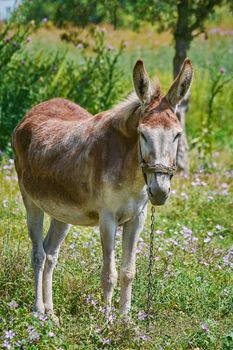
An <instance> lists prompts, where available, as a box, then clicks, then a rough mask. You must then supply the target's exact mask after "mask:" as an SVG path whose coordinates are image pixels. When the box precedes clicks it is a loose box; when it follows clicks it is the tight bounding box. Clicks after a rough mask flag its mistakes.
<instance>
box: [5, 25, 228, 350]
mask: <svg viewBox="0 0 233 350" xmlns="http://www.w3.org/2000/svg"><path fill="white" fill-rule="evenodd" d="M210 29H211V28H210ZM211 33H212V34H211ZM116 38H117V39H116ZM122 39H124V40H125V41H126V42H127V44H126V45H125V47H124V49H123V50H122V52H120V55H119V59H117V66H116V68H114V78H113V80H112V85H111V89H110V90H111V99H110V100H109V101H106V100H104V96H105V94H106V90H105V85H106V78H105V76H104V73H103V72H101V74H100V75H98V74H94V73H93V67H94V65H95V64H96V62H98V60H99V59H103V62H104V64H103V67H107V68H109V62H110V63H111V62H112V61H111V60H110V61H109V57H110V55H116V54H117V53H118V50H119V49H118V47H119V45H120V42H121V40H122ZM97 40H100V39H98V38H97ZM94 43H96V42H94ZM97 44H98V45H99V46H98V45H97V48H98V47H101V45H102V48H103V45H104V49H103V50H102V51H101V52H98V50H97V52H96V51H94V52H93V51H92V50H91V48H88V49H87V56H85V54H84V56H83V53H82V48H80V47H78V46H74V45H73V44H70V43H66V42H63V41H61V39H60V33H59V32H58V30H54V29H53V30H50V29H49V28H44V29H41V30H40V31H39V32H37V33H36V34H35V35H33V36H32V39H30V40H28V45H27V48H26V49H25V50H24V51H19V52H18V53H17V54H16V56H15V57H14V60H13V61H12V62H11V63H10V66H9V67H8V68H9V69H8V70H6V71H5V72H4V71H3V72H1V73H0V81H2V82H3V81H4V82H5V83H4V84H5V85H1V86H0V92H1V97H0V99H1V111H0V116H1V118H2V119H1V121H2V120H3V119H4V123H3V126H4V129H2V130H4V133H2V135H1V147H2V150H3V147H4V152H3V153H2V155H1V163H0V170H1V172H0V203H1V205H0V348H2V349H25V350H50V349H56V350H62V349H63V350H68V349H69V350H76V349H78V350H80V349H85V350H86V349H90V350H94V349H127V350H128V349H155V350H165V349H166V350H167V349H168V350H180V349H187V350H188V349H189V350H191V349H193V350H194V349H196V350H197V349H199V350H201V349H206V350H207V349H208V350H213V349H214V350H230V349H232V348H233V328H232V325H233V313H232V306H233V283H232V282H233V280H232V268H233V246H232V241H233V240H232V239H233V225H232V190H233V182H232V178H233V171H232V169H233V159H232V148H233V142H232V132H233V127H232V110H233V106H232V101H233V91H232V81H231V82H230V81H228V80H229V78H230V77H232V69H233V66H232V60H230V57H231V56H232V52H233V41H232V35H230V34H229V35H228V34H226V33H225V28H222V29H221V30H220V31H217V32H216V31H215V32H214V31H213V30H212V32H211V31H210V35H209V39H208V40H205V39H204V37H199V38H197V39H195V41H194V42H193V45H192V48H191V50H190V55H189V56H190V58H191V59H192V60H193V64H194V70H195V78H194V83H193V86H192V90H191V104H190V110H189V112H188V116H187V133H188V139H189V143H190V174H189V175H188V176H185V175H182V174H180V175H176V176H175V177H174V179H173V183H172V195H171V198H170V200H169V202H168V203H167V204H166V205H165V206H164V207H160V208H156V213H155V215H156V223H155V230H156V232H155V252H154V254H155V259H154V268H153V283H152V300H151V309H152V311H151V312H152V314H151V322H150V327H149V329H147V323H146V321H147V315H146V292H147V276H148V259H149V256H148V254H149V238H150V237H149V233H150V209H149V212H148V218H147V222H146V225H145V228H144V230H143V233H142V236H141V240H140V242H139V244H138V251H137V274H136V279H135V282H134V286H133V300H132V319H131V323H129V324H128V325H126V324H125V323H123V322H122V320H121V319H120V316H119V314H118V303H119V285H118V286H117V288H116V290H115V293H114V298H113V310H112V315H111V322H109V323H108V324H106V322H105V319H104V305H103V302H102V292H101V288H100V270H101V262H102V253H101V249H100V239H99V231H98V228H83V227H72V229H71V231H70V233H69V235H68V237H67V239H66V240H65V242H64V244H63V246H62V249H61V252H60V256H59V262H58V265H57V268H56V270H55V273H54V289H53V291H54V305H55V310H56V312H57V315H58V317H59V320H60V326H59V327H57V326H55V325H54V324H53V322H52V321H51V320H50V318H49V317H47V316H41V315H38V314H33V313H32V311H31V310H32V306H33V273H32V268H31V262H30V255H31V244H30V240H29V238H28V233H27V228H26V220H25V210H24V207H23V203H22V199H21V197H20V193H19V189H18V185H17V177H16V173H15V170H14V165H13V160H12V152H11V149H10V146H9V134H10V133H11V130H12V128H13V127H14V126H15V125H16V123H17V121H18V120H19V119H20V118H21V117H22V116H23V113H24V112H25V111H26V110H27V108H29V107H30V106H31V105H32V104H34V103H37V102H39V101H41V100H43V99H46V98H50V97H52V96H54V95H55V94H59V95H61V94H62V96H64V97H68V98H72V99H73V100H75V101H76V102H79V99H80V101H81V104H82V105H83V106H84V107H87V108H88V109H90V111H93V112H95V111H96V110H98V109H101V108H104V107H107V108H109V106H111V105H113V104H114V103H115V102H116V101H117V100H119V99H121V98H122V97H123V96H125V95H126V94H127V93H128V92H129V91H131V90H132V86H131V71H132V67H133V65H134V63H135V61H136V59H137V58H139V57H141V58H143V59H144V61H145V64H146V67H147V69H148V71H149V73H150V74H151V75H152V76H158V77H159V79H160V80H161V83H162V86H163V90H164V91H166V89H167V88H168V87H169V85H170V83H171V81H172V73H171V72H172V56H173V49H172V46H171V37H170V35H169V34H168V33H164V34H162V35H159V34H157V33H155V32H154V31H153V30H152V29H151V28H146V30H144V31H141V32H140V33H137V34H135V33H133V32H131V31H128V32H125V31H124V32H123V31H119V32H118V35H116V34H115V35H114V32H113V31H111V30H110V29H109V28H107V29H106V30H105V38H104V42H102V43H101V42H100V41H99V42H97ZM109 45H112V46H111V47H110V46H109ZM57 47H59V50H60V51H59V52H60V53H59V54H61V56H59V54H57V51H56V50H57ZM89 54H90V57H91V59H89V58H88V59H87V57H89V56H88V55H89ZM98 55H99V56H98ZM54 57H55V58H54ZM59 57H61V59H60V58H59ZM93 57H94V58H93ZM96 57H97V58H98V59H97V60H95V59H96ZM24 60H25V61H24ZM54 60H57V61H56V63H57V67H55V66H52V65H53V64H54ZM12 67H14V69H12ZM48 67H50V68H51V67H52V68H51V69H50V70H48ZM78 67H81V68H82V69H83V68H85V69H86V71H85V70H84V71H82V72H81V73H80V74H79V73H77V71H78ZM114 67H115V66H114ZM107 68H106V69H107ZM89 71H91V72H92V73H93V74H92V76H91V77H92V78H93V81H92V84H89V82H87V81H84V80H83V77H85V75H82V74H84V73H83V72H89ZM48 72H50V73H48ZM73 73H75V74H74V75H73ZM224 81H226V83H224V84H223V87H222V89H221V91H220V92H219V93H218V94H217V96H216V97H215V99H214V104H213V114H212V115H211V122H210V124H208V123H207V124H206V121H207V120H208V115H209V111H208V104H209V101H210V99H211V96H212V93H213V87H214V86H216V84H218V83H219V82H220V83H221V82H224ZM79 82H81V83H82V84H84V85H82V87H83V86H84V88H85V89H86V90H85V96H81V95H80V92H79V89H78V85H77V84H78V83H79ZM69 83H70V84H71V85H70V86H71V87H70V86H69ZM95 83H96V84H97V85H96V86H94V89H93V85H95ZM33 84H34V85H33ZM87 96H90V97H91V96H94V97H93V98H92V99H89V100H88V99H87V98H86V97H87ZM4 99H5V100H4ZM3 102H4V103H3ZM204 128H207V129H206V130H204V131H203V129H204ZM202 148H203V149H205V152H204V153H203V154H201V153H200V149H202ZM198 149H199V153H198ZM209 151H210V153H211V154H210V156H209V154H208V157H207V153H208V152H209ZM207 158H208V159H207ZM207 163H208V167H206V165H207ZM48 223H49V218H46V227H45V232H46V229H47V228H48ZM45 232H44V233H45ZM120 260H121V230H119V232H118V233H117V263H118V267H119V265H120Z"/></svg>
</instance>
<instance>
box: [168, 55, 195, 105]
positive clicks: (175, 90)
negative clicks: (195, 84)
mask: <svg viewBox="0 0 233 350" xmlns="http://www.w3.org/2000/svg"><path fill="white" fill-rule="evenodd" d="M192 79H193V68H192V63H191V61H190V60H189V59H188V58H186V59H185V60H184V62H183V65H182V67H181V69H180V72H179V74H178V75H177V77H176V79H175V80H174V82H173V83H172V85H171V87H170V89H169V91H168V93H167V95H166V99H167V100H168V102H169V103H170V105H171V107H172V108H175V107H176V105H177V104H178V103H179V102H180V101H181V100H182V99H183V98H184V97H185V95H186V94H187V92H188V90H189V88H190V86H191V83H192Z"/></svg>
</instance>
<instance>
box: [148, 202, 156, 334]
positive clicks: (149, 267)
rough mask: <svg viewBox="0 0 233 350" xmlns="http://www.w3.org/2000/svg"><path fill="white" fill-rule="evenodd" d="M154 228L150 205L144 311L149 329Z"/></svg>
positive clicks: (153, 212)
mask: <svg viewBox="0 0 233 350" xmlns="http://www.w3.org/2000/svg"><path fill="white" fill-rule="evenodd" d="M154 230H155V207H153V206H152V207H151V224H150V255H149V266H148V272H147V276H148V284H147V297H146V309H147V310H146V311H147V318H146V320H147V323H146V329H147V331H149V326H150V318H151V289H152V288H151V287H152V273H153V263H154Z"/></svg>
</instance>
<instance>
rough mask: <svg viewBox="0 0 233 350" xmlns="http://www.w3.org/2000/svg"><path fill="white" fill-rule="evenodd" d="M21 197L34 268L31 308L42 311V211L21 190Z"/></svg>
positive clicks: (43, 253) (43, 257)
mask: <svg viewBox="0 0 233 350" xmlns="http://www.w3.org/2000/svg"><path fill="white" fill-rule="evenodd" d="M21 192H22V197H23V201H24V205H25V208H26V212H27V226H28V231H29V236H30V238H31V241H32V267H33V270H34V286H35V302H34V308H33V310H34V311H36V312H41V313H44V301H43V289H42V282H43V269H44V262H45V252H44V248H43V236H42V231H43V221H44V212H43V211H42V210H41V209H40V208H39V207H37V206H36V205H35V203H34V202H33V201H32V200H31V198H30V197H29V196H28V194H26V193H25V192H24V191H22V188H21Z"/></svg>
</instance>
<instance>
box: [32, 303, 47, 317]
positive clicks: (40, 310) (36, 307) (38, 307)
mask: <svg viewBox="0 0 233 350" xmlns="http://www.w3.org/2000/svg"><path fill="white" fill-rule="evenodd" d="M33 312H34V313H36V314H38V315H44V313H45V307H44V305H34V307H33Z"/></svg>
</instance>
